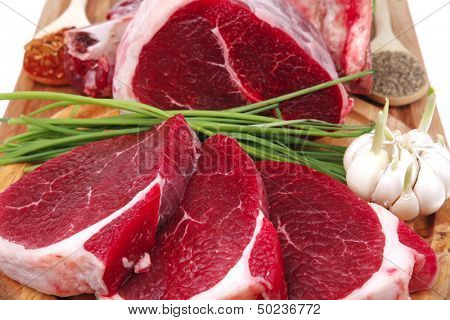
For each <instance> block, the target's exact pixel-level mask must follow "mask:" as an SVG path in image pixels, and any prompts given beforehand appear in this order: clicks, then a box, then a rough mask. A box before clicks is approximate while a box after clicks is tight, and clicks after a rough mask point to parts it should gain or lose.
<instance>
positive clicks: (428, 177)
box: [413, 156, 446, 216]
mask: <svg viewBox="0 0 450 320" xmlns="http://www.w3.org/2000/svg"><path fill="white" fill-rule="evenodd" d="M418 159H419V166H420V169H419V174H418V176H417V181H416V184H415V185H414V189H413V190H414V192H415V194H416V195H417V198H418V199H419V204H420V214H421V215H425V216H426V215H430V214H432V213H434V212H436V211H437V210H439V209H440V208H441V207H442V206H443V204H444V202H445V198H446V194H445V193H446V192H445V185H444V183H443V182H442V181H441V179H439V177H438V176H437V175H436V174H435V173H434V171H433V169H432V168H431V166H430V165H428V163H427V162H426V161H424V160H423V159H422V158H421V157H420V156H419V157H418Z"/></svg>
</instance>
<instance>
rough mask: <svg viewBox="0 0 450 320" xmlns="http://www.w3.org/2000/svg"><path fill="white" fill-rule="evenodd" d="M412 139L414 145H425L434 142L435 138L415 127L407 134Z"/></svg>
mask: <svg viewBox="0 0 450 320" xmlns="http://www.w3.org/2000/svg"><path fill="white" fill-rule="evenodd" d="M405 135H406V136H407V137H408V138H409V139H410V140H411V143H412V144H413V146H417V147H423V146H427V145H430V144H433V139H432V138H431V137H430V135H429V134H428V133H425V132H422V131H420V130H419V129H413V130H411V131H409V132H408V133H406V134H405Z"/></svg>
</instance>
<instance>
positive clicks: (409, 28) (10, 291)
mask: <svg viewBox="0 0 450 320" xmlns="http://www.w3.org/2000/svg"><path fill="white" fill-rule="evenodd" d="M114 2H115V1H114V0H102V1H90V2H89V5H88V9H87V11H88V17H89V19H90V20H91V21H92V22H96V21H101V20H103V17H104V16H105V12H106V10H107V9H108V8H109V7H110V6H111V4H112V3H114ZM390 5H391V12H392V23H393V28H394V32H395V33H396V35H397V36H398V37H399V39H400V40H401V41H402V42H403V44H404V45H405V46H406V47H407V48H408V49H410V50H411V52H412V53H413V54H414V55H415V56H416V57H417V58H418V59H419V60H420V61H422V55H421V53H420V48H419V45H418V42H417V38H416V34H415V32H414V27H413V24H412V20H411V16H410V14H409V9H408V4H407V2H406V0H396V1H391V2H390ZM66 6H67V1H60V0H48V1H47V4H46V6H45V8H44V10H43V14H42V17H41V20H40V23H39V24H40V25H41V26H45V25H47V24H48V23H49V22H51V21H52V20H53V19H55V18H56V17H57V16H58V15H59V14H60V12H62V11H63V10H64V8H65V7H66ZM16 90H17V91H23V90H44V91H62V92H72V91H71V89H70V88H68V87H46V86H42V85H39V84H36V83H34V82H33V81H32V80H30V79H29V78H28V77H27V76H26V75H24V73H23V72H22V73H21V75H20V77H19V79H18V82H17V86H16ZM45 103H46V102H39V101H29V102H23V101H16V102H12V103H11V104H10V106H9V107H8V110H7V111H6V114H5V117H18V116H20V115H21V114H27V113H29V112H31V111H33V110H36V109H37V108H39V107H41V106H42V105H44V104H45ZM425 103H426V99H425V98H423V99H421V100H419V101H417V102H415V103H413V104H411V105H410V106H406V107H402V108H396V109H392V110H391V112H390V114H391V116H390V119H389V126H390V127H391V128H393V129H400V130H402V131H404V130H408V129H409V128H414V127H417V125H418V124H419V122H420V118H421V116H422V113H423V110H424V108H425ZM379 110H380V107H379V106H376V105H373V104H371V103H370V102H368V101H366V100H363V99H356V106H355V108H354V110H353V111H352V113H351V114H350V116H349V117H348V119H347V122H350V123H368V122H369V121H371V120H373V119H374V118H375V116H376V114H377V112H378V111H379ZM111 112H115V111H112V110H106V109H103V108H98V107H89V106H86V107H83V108H81V109H80V111H79V112H78V114H77V117H99V116H108V115H111ZM53 113H54V112H53ZM69 114H70V111H69V110H68V109H65V110H62V111H59V112H58V113H57V114H56V115H53V116H56V117H67V116H68V115H69ZM50 115H52V114H48V113H47V114H45V113H44V114H42V115H41V116H44V117H45V116H50ZM23 131H24V128H22V127H17V126H10V125H7V124H5V123H3V124H2V125H1V127H0V141H3V140H4V139H5V138H7V137H10V136H12V135H15V134H18V133H20V132H23ZM430 133H431V134H433V135H434V134H437V133H439V134H442V135H444V130H443V128H442V124H441V121H440V118H439V115H438V113H437V112H436V114H435V116H434V119H433V123H432V127H431V129H430ZM341 143H342V141H341ZM23 167H24V166H23V165H21V164H18V165H11V166H5V167H0V191H1V190H4V189H5V188H6V187H8V186H9V185H10V184H11V183H13V182H15V181H17V180H18V179H20V177H21V176H22V175H23ZM410 225H411V226H412V227H413V228H414V230H415V231H416V232H417V233H418V234H420V235H421V236H422V237H423V238H425V239H426V240H427V241H428V242H430V244H431V245H432V247H433V249H434V250H435V251H436V254H437V256H438V262H439V273H438V276H437V279H436V282H435V284H434V286H433V288H432V290H429V291H427V292H420V293H415V294H413V295H412V297H413V299H448V298H450V295H449V285H450V276H449V275H450V254H449V247H450V204H449V202H448V201H447V203H446V205H445V206H444V208H442V209H441V210H440V211H439V212H438V213H437V214H435V215H433V216H429V217H425V218H418V219H416V220H415V221H413V222H411V223H410ZM82 298H86V297H82ZM0 299H54V297H51V296H48V295H45V294H42V293H39V292H37V291H35V290H33V289H30V288H27V287H25V286H23V285H21V284H19V283H17V282H15V281H12V280H10V279H8V278H7V277H5V276H4V275H2V274H0Z"/></svg>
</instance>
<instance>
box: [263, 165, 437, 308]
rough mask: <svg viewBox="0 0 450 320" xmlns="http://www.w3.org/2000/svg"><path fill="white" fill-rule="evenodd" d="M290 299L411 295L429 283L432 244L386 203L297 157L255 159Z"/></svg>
mask: <svg viewBox="0 0 450 320" xmlns="http://www.w3.org/2000/svg"><path fill="white" fill-rule="evenodd" d="M257 166H258V168H259V169H260V172H261V175H262V177H263V180H264V183H265V186H266V190H267V193H268V196H269V204H270V211H271V221H272V222H273V224H274V226H275V228H276V229H277V231H278V236H279V238H280V241H281V246H282V250H283V255H284V263H285V276H286V282H287V286H288V295H289V298H290V299H301V300H308V299H406V298H409V290H408V285H409V286H410V290H412V291H414V290H422V289H427V288H429V287H430V286H431V283H432V281H433V279H434V277H435V275H436V263H437V262H436V256H435V254H434V253H433V251H432V249H431V248H430V247H429V246H428V245H427V244H426V243H425V242H424V241H423V240H422V239H421V238H420V237H419V236H418V235H417V234H415V233H414V232H413V231H412V230H411V229H409V227H408V226H406V225H405V224H404V223H402V222H399V220H398V218H397V217H395V216H394V215H393V214H391V213H390V212H389V211H387V210H385V209H384V208H382V207H380V206H378V205H375V204H371V205H369V204H367V203H366V202H364V201H362V200H360V199H359V198H358V197H357V196H356V195H355V194H353V193H352V192H351V191H350V190H349V189H348V188H347V187H346V186H345V185H344V184H342V183H340V182H337V181H335V180H333V179H331V178H330V177H328V176H326V175H323V174H321V173H318V172H315V171H312V170H311V169H309V168H307V167H303V166H300V165H296V164H288V163H279V162H269V161H264V162H260V163H258V164H257Z"/></svg>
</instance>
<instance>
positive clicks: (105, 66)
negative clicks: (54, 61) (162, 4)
mask: <svg viewBox="0 0 450 320" xmlns="http://www.w3.org/2000/svg"><path fill="white" fill-rule="evenodd" d="M140 3H141V0H124V1H121V2H119V3H118V4H116V5H115V6H114V7H113V8H111V10H110V11H109V12H108V14H107V18H108V21H105V22H100V23H97V24H93V25H91V26H88V27H83V28H78V29H72V30H69V31H67V32H66V33H65V43H66V50H65V57H64V71H65V75H66V78H67V79H68V80H69V82H70V85H71V86H72V87H73V88H74V89H75V90H77V91H78V92H79V93H81V94H84V95H87V96H91V97H111V96H112V82H113V81H112V79H113V76H114V68H115V64H116V51H117V47H118V45H119V42H120V39H122V36H123V34H124V32H125V28H126V27H127V26H128V24H129V23H130V21H131V18H132V17H133V16H134V14H135V11H136V10H137V8H138V7H139V5H140Z"/></svg>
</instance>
